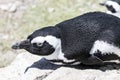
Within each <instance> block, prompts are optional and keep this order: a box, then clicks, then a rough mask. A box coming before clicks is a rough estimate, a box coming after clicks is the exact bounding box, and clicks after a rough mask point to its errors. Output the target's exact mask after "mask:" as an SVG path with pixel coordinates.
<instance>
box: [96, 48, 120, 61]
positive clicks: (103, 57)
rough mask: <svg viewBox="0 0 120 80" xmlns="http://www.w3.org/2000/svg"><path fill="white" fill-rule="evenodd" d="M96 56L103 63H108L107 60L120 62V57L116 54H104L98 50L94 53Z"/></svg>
mask: <svg viewBox="0 0 120 80" xmlns="http://www.w3.org/2000/svg"><path fill="white" fill-rule="evenodd" d="M94 55H95V56H97V57H98V58H100V59H101V60H103V61H107V60H118V59H119V60H120V57H119V56H118V55H117V54H115V53H114V52H111V53H110V52H106V53H102V52H101V51H99V50H97V51H96V52H95V53H94Z"/></svg>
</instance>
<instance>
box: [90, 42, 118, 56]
mask: <svg viewBox="0 0 120 80" xmlns="http://www.w3.org/2000/svg"><path fill="white" fill-rule="evenodd" d="M97 50H100V51H101V52H102V53H103V54H104V53H112V52H113V53H115V54H117V55H118V56H120V48H119V47H117V46H114V45H113V44H109V43H107V42H104V41H99V40H97V41H96V42H95V43H94V45H93V48H92V49H91V51H90V54H94V53H95V52H96V51H97Z"/></svg>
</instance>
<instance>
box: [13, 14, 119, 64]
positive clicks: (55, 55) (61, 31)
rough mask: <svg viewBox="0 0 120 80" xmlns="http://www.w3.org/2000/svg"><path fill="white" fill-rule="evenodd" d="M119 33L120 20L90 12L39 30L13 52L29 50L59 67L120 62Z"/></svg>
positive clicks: (14, 47) (17, 45) (15, 47)
mask: <svg viewBox="0 0 120 80" xmlns="http://www.w3.org/2000/svg"><path fill="white" fill-rule="evenodd" d="M119 34H120V20H119V18H117V17H114V16H112V15H109V14H106V13H102V12H90V13H86V14H83V15H81V16H78V17H75V18H73V19H70V20H66V21H63V22H61V23H59V24H56V25H55V26H54V27H51V26H49V27H45V28H42V29H39V30H36V31H34V32H33V33H32V34H30V35H29V36H28V38H27V40H25V41H22V42H20V43H17V44H15V45H13V49H25V50H27V51H28V52H30V53H32V54H36V55H41V56H43V57H44V58H46V59H47V60H49V61H50V62H52V63H55V64H70V65H76V64H80V63H83V64H86V65H102V64H104V61H110V60H119V59H120V35H119Z"/></svg>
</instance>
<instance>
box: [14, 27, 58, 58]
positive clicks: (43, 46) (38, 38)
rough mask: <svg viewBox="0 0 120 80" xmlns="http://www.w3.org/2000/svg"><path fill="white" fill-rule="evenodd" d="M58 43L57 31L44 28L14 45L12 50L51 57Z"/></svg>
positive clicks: (53, 28)
mask: <svg viewBox="0 0 120 80" xmlns="http://www.w3.org/2000/svg"><path fill="white" fill-rule="evenodd" d="M59 43H60V36H59V31H58V29H56V28H55V27H46V28H42V29H39V30H36V31H34V32H33V33H32V34H30V35H29V36H28V37H27V39H26V40H23V41H21V42H19V43H16V44H14V45H13V46H12V48H13V49H25V50H27V51H28V52H30V53H32V54H36V55H41V56H42V55H43V56H47V55H51V54H52V53H54V52H55V51H56V49H57V46H58V45H59Z"/></svg>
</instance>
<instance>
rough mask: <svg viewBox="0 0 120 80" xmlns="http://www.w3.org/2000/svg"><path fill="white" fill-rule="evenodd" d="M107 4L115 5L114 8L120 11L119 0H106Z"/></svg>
mask: <svg viewBox="0 0 120 80" xmlns="http://www.w3.org/2000/svg"><path fill="white" fill-rule="evenodd" d="M106 4H107V5H109V6H111V5H112V6H113V8H114V9H115V10H116V11H120V5H119V4H118V3H117V2H114V1H110V0H109V1H107V2H106Z"/></svg>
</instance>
